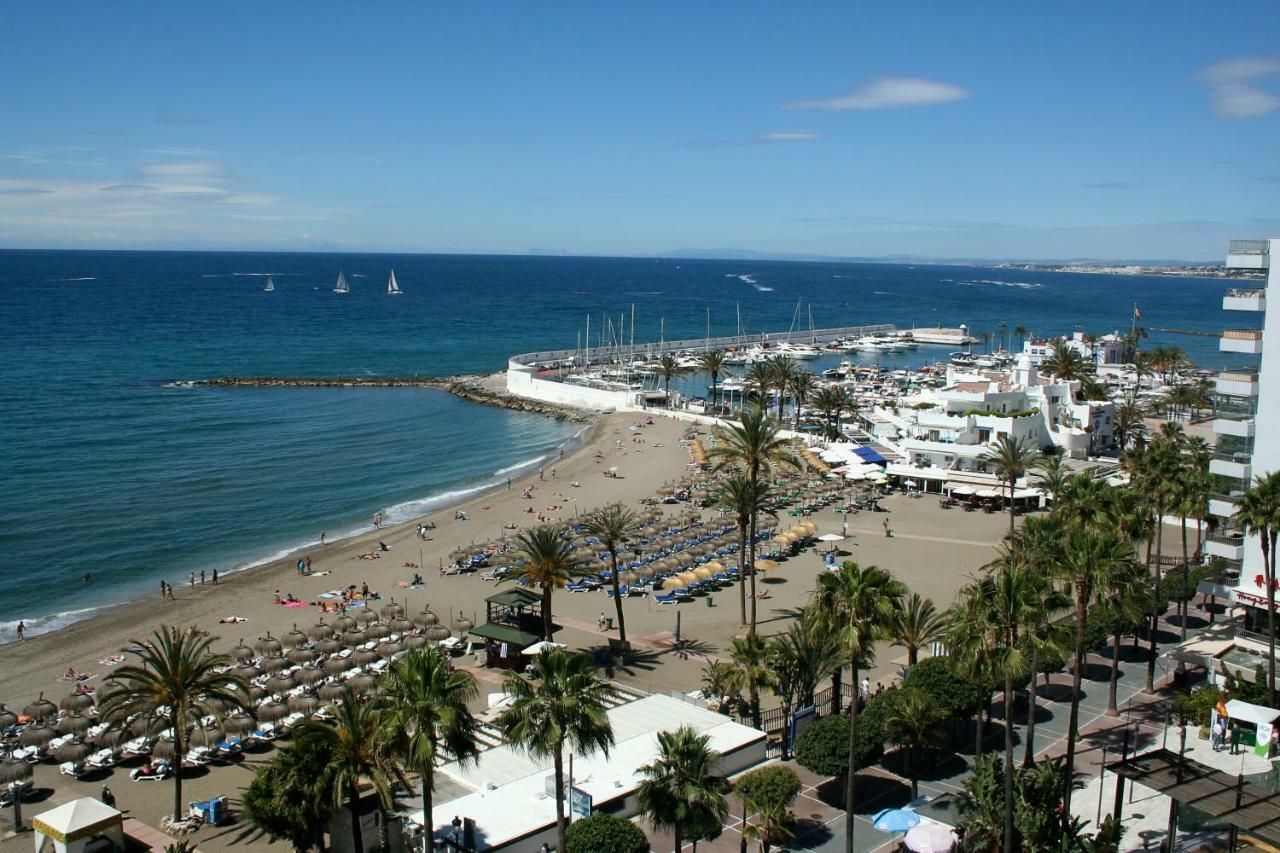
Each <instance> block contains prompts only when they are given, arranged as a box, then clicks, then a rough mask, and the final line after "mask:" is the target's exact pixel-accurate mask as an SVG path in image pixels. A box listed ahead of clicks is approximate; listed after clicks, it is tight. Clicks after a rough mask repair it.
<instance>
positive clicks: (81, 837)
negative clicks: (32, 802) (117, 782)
mask: <svg viewBox="0 0 1280 853" xmlns="http://www.w3.org/2000/svg"><path fill="white" fill-rule="evenodd" d="M32 829H33V830H34V831H35V842H36V853H40V849H41V848H42V847H44V844H45V841H46V840H47V841H52V842H53V848H54V850H56V851H57V853H80V851H82V850H84V849H85V847H87V846H88V844H89V842H90V841H93V840H94V839H96V838H106V839H108V840H109V841H110V842H111V844H112V845H113V846H114V847H115V848H116V849H117V850H124V849H125V845H124V815H122V814H121V813H120V812H119V811H118V810H116V809H113V808H111V806H109V805H107V804H106V803H104V802H102V801H101V800H95V799H94V798H93V797H81V798H80V799H78V800H72V801H71V802H69V803H63V804H62V805H60V806H58V807H57V808H55V809H50V810H49V811H47V812H44V813H43V814H39V815H36V817H35V820H34V821H32Z"/></svg>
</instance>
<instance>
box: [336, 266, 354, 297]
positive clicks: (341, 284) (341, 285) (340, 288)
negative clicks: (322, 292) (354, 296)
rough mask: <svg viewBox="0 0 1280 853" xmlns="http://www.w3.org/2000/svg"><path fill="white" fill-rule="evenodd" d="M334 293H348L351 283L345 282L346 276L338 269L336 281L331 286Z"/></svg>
mask: <svg viewBox="0 0 1280 853" xmlns="http://www.w3.org/2000/svg"><path fill="white" fill-rule="evenodd" d="M333 292H334V293H350V292H351V285H349V284H347V277H346V276H345V275H343V274H342V271H341V270H339V271H338V283H337V284H335V285H334V286H333Z"/></svg>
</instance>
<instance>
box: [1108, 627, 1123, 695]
mask: <svg viewBox="0 0 1280 853" xmlns="http://www.w3.org/2000/svg"><path fill="white" fill-rule="evenodd" d="M1119 682H1120V620H1119V619H1117V620H1116V635H1115V638H1114V641H1113V645H1112V646H1111V678H1110V680H1109V681H1108V683H1107V716H1108V717H1118V716H1120V708H1119V706H1118V705H1117V704H1116V685H1117V684H1119Z"/></svg>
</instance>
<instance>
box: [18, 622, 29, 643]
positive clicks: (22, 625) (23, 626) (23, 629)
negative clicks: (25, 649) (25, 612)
mask: <svg viewBox="0 0 1280 853" xmlns="http://www.w3.org/2000/svg"><path fill="white" fill-rule="evenodd" d="M18 639H19V640H25V639H27V623H26V622H23V621H22V620H21V619H19V620H18Z"/></svg>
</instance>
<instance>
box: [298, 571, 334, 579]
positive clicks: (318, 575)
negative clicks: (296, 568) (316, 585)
mask: <svg viewBox="0 0 1280 853" xmlns="http://www.w3.org/2000/svg"><path fill="white" fill-rule="evenodd" d="M331 574H333V572H307V573H306V575H304V577H308V578H322V577H324V576H325V575H331Z"/></svg>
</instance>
